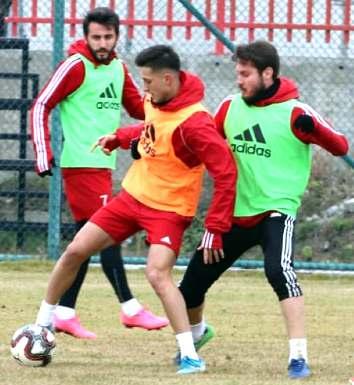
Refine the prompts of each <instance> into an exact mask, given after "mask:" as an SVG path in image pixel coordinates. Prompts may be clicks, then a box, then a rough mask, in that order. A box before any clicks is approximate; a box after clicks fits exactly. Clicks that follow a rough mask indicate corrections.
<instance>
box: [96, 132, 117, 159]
mask: <svg viewBox="0 0 354 385" xmlns="http://www.w3.org/2000/svg"><path fill="white" fill-rule="evenodd" d="M97 147H100V148H101V151H102V152H103V153H104V154H106V155H111V152H112V151H113V150H115V149H116V148H118V147H119V140H118V138H117V136H116V135H114V134H109V135H104V136H100V137H99V138H98V140H97V142H95V143H94V144H93V145H92V147H91V149H90V152H93V151H95V150H96V148H97Z"/></svg>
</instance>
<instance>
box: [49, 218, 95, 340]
mask: <svg viewBox="0 0 354 385" xmlns="http://www.w3.org/2000/svg"><path fill="white" fill-rule="evenodd" d="M86 222H87V221H86V220H82V221H79V222H76V224H75V228H76V233H78V232H79V231H80V229H81V228H82V227H83V226H84V225H85V223H86ZM89 262H90V258H89V259H87V260H86V261H85V262H83V263H82V264H81V266H80V269H79V271H78V273H77V275H76V277H75V279H74V282H73V284H72V285H71V286H70V287H69V289H68V290H66V292H65V293H64V295H63V296H62V297H61V298H60V301H59V304H58V306H57V307H56V310H55V315H54V319H53V324H54V328H55V330H56V331H57V332H64V333H67V334H70V335H72V336H74V337H77V338H87V339H95V338H96V334H95V333H93V332H91V331H90V330H87V329H86V328H84V327H83V326H82V324H81V322H80V319H79V317H78V316H77V315H76V311H75V307H76V301H77V298H78V296H79V292H80V289H81V286H82V284H83V282H84V280H85V277H86V273H87V269H88V265H89Z"/></svg>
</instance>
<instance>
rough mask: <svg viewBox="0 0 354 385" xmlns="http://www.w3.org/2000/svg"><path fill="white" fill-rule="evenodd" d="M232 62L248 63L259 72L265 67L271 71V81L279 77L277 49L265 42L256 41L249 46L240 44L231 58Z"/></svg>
mask: <svg viewBox="0 0 354 385" xmlns="http://www.w3.org/2000/svg"><path fill="white" fill-rule="evenodd" d="M232 60H233V61H249V62H251V63H252V64H254V66H255V67H256V68H257V70H258V71H259V72H262V71H264V70H265V69H266V68H267V67H271V68H272V69H273V79H274V80H275V79H276V78H277V77H278V75H279V67H280V59H279V55H278V51H277V49H276V48H275V47H274V45H273V44H271V43H269V42H267V41H265V40H257V41H254V42H252V43H250V44H241V45H239V46H237V47H236V51H235V53H234V54H233V56H232Z"/></svg>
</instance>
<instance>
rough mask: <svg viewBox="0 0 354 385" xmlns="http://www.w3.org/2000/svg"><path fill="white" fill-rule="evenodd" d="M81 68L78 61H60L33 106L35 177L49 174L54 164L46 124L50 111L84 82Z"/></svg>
mask: <svg viewBox="0 0 354 385" xmlns="http://www.w3.org/2000/svg"><path fill="white" fill-rule="evenodd" d="M84 71H85V70H84V65H83V63H82V61H81V60H80V59H78V58H77V59H74V58H73V59H67V60H65V61H64V62H62V63H61V64H60V65H59V66H58V68H57V69H56V71H55V72H54V74H53V75H52V77H51V78H50V79H49V81H48V82H47V84H46V85H45V86H44V87H43V89H42V90H41V91H40V93H39V95H38V97H37V98H36V100H35V101H34V103H33V106H32V108H31V114H30V121H31V135H32V143H33V147H34V153H35V159H36V171H37V173H38V174H39V175H41V176H44V175H47V174H50V175H51V168H52V167H53V165H54V158H53V153H52V149H51V145H50V130H49V125H48V120H49V115H50V112H51V110H52V109H53V108H54V107H55V106H56V105H57V104H58V103H60V102H61V101H62V100H63V99H65V98H66V97H67V96H68V95H70V94H71V93H72V92H74V91H75V90H76V89H77V88H78V87H79V86H80V85H81V83H82V81H83V79H84V75H85V73H84Z"/></svg>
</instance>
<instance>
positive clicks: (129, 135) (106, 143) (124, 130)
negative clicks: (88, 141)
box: [91, 123, 144, 155]
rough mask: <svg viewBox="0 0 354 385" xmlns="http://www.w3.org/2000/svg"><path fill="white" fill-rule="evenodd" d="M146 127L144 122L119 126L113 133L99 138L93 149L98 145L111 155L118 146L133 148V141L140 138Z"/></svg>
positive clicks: (124, 148)
mask: <svg viewBox="0 0 354 385" xmlns="http://www.w3.org/2000/svg"><path fill="white" fill-rule="evenodd" d="M143 128H144V123H138V124H131V125H129V126H125V127H120V128H118V129H117V130H116V131H115V132H114V133H113V134H110V135H104V136H101V137H100V138H98V140H97V142H96V143H95V144H94V145H93V147H92V150H91V151H93V150H94V149H95V148H96V147H98V146H99V147H101V150H102V151H103V152H104V153H105V154H106V155H109V154H110V153H111V152H112V151H113V150H115V149H117V148H118V147H120V148H122V149H123V150H128V149H129V148H131V143H132V142H133V141H136V140H138V139H139V138H140V134H141V132H142V130H143Z"/></svg>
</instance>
